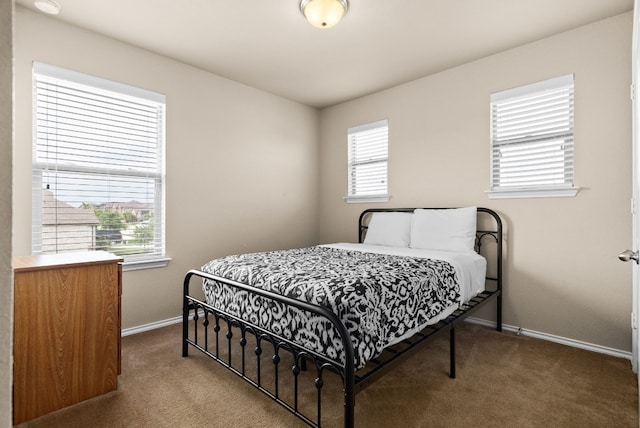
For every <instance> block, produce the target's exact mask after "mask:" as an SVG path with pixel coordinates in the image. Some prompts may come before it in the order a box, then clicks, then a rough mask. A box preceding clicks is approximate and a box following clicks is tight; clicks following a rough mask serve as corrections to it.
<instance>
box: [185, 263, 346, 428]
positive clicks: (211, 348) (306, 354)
mask: <svg viewBox="0 0 640 428" xmlns="http://www.w3.org/2000/svg"><path fill="white" fill-rule="evenodd" d="M194 276H195V277H199V278H202V279H209V280H213V281H218V282H221V283H223V284H225V285H227V286H229V287H233V288H235V289H238V290H245V291H248V292H250V293H252V294H255V295H259V296H262V297H264V298H266V299H270V300H273V301H276V302H279V303H282V304H285V305H288V306H291V307H295V308H298V309H301V310H304V311H306V312H309V313H312V314H315V315H317V316H320V317H322V318H324V319H326V320H328V321H329V322H330V323H331V324H332V325H333V327H334V328H335V329H336V331H337V332H338V333H339V335H340V338H341V340H342V344H343V355H344V360H345V362H344V363H343V362H341V361H337V360H334V359H331V358H328V357H326V356H324V355H320V354H318V353H317V352H315V351H313V350H310V349H306V348H304V347H302V346H300V345H299V344H297V343H295V342H293V341H291V340H290V339H287V338H285V337H283V336H282V335H278V334H274V333H273V332H271V331H269V330H267V329H265V328H262V327H260V326H258V325H257V324H255V323H252V322H249V321H247V320H245V319H242V318H240V317H237V316H235V315H233V314H231V313H229V312H227V311H224V310H220V309H217V308H214V307H212V306H210V305H208V304H207V303H206V302H203V301H201V300H199V299H196V298H194V297H192V296H191V295H190V290H189V288H190V287H189V286H190V282H191V279H192V278H193V277H194ZM183 295H184V300H183V319H182V356H183V357H186V356H188V352H189V351H188V350H189V345H190V346H193V347H194V348H196V349H197V350H199V351H201V352H202V353H204V354H205V355H207V356H208V357H209V358H211V359H213V360H215V361H217V362H218V363H220V364H221V365H223V366H224V367H226V368H227V369H229V370H231V371H232V372H233V373H235V374H236V375H238V376H240V377H241V378H243V379H244V380H245V381H247V382H248V383H250V384H251V385H253V386H254V387H256V388H257V389H259V390H260V391H262V392H263V393H265V394H266V395H267V396H269V397H270V398H271V399H273V400H274V401H276V402H277V403H279V404H280V405H282V406H283V407H285V408H286V409H287V410H289V411H290V412H292V413H293V414H295V415H296V416H297V417H299V418H300V419H302V420H303V421H305V422H306V423H307V424H309V425H311V426H318V427H319V426H321V420H322V402H321V396H322V395H321V393H322V387H323V375H324V373H325V372H326V371H327V370H330V371H332V372H335V373H337V374H338V375H339V376H340V377H341V379H342V383H343V391H344V426H345V427H353V426H354V404H355V382H354V380H355V376H354V373H355V369H354V351H353V345H352V343H351V338H350V336H349V333H348V331H347V329H346V328H345V326H344V325H343V324H342V322H340V320H339V319H338V317H337V316H336V315H335V314H334V313H333V312H331V311H330V310H328V309H327V308H325V307H321V306H317V305H313V304H309V303H307V302H304V301H300V300H296V299H291V298H289V297H286V296H282V295H279V294H275V293H272V292H269V291H265V290H261V289H256V288H254V287H251V286H248V285H246V284H242V283H239V282H236V281H232V280H229V279H226V278H221V277H219V276H215V275H211V274H208V273H205V272H202V271H199V270H190V271H189V272H187V274H186V276H185V279H184V294H183ZM190 320H193V321H194V322H193V328H194V331H193V339H192V338H190V336H189V321H190ZM200 320H202V321H201V322H200V323H199V321H200ZM225 327H226V331H223V328H225ZM233 327H235V328H236V329H238V330H239V332H240V335H241V337H240V339H239V341H238V344H239V345H240V349H241V351H240V353H241V362H240V364H239V366H240V367H236V366H234V365H233V364H232V339H233V332H232V328H233ZM200 328H202V329H203V331H202V334H199V331H198V329H200ZM210 329H211V330H212V331H210ZM247 335H252V336H253V337H255V340H256V347H255V349H254V350H253V353H254V354H255V356H256V357H257V373H256V377H255V378H252V377H251V376H250V375H249V374H248V373H247V365H246V364H245V362H246V358H247V354H248V353H249V352H248V351H247V349H246V345H247ZM211 336H213V342H211ZM221 336H222V337H221ZM199 338H201V339H202V340H199ZM221 342H222V343H221ZM263 343H268V344H269V345H270V346H272V347H273V349H274V354H273V357H272V362H273V363H274V370H275V376H274V379H275V385H273V389H268V388H267V387H265V385H263V382H262V374H261V370H262V368H261V364H260V361H261V360H260V356H261V354H262V353H263V352H264V347H263V346H262V344H263ZM222 347H224V348H222ZM225 348H226V352H224V353H223V352H221V350H222V349H225ZM281 352H288V353H290V354H291V355H292V356H293V361H294V364H293V367H292V373H293V375H294V379H295V381H294V382H295V385H294V397H293V403H291V402H289V401H286V400H284V399H282V397H281V396H280V394H279V376H278V365H279V363H280V359H281V355H280V353H281ZM223 354H224V356H226V358H224V356H223ZM308 362H312V363H313V367H314V368H315V369H316V371H317V377H316V378H315V387H316V388H317V390H318V399H317V412H316V415H315V416H311V415H308V414H305V413H303V412H302V411H301V409H300V408H299V406H298V401H299V390H298V375H299V374H300V373H301V372H302V371H304V370H306V369H307V363H308Z"/></svg>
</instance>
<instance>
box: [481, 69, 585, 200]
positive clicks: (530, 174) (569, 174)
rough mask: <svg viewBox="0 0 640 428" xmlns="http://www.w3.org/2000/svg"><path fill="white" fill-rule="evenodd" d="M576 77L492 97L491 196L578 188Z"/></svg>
mask: <svg viewBox="0 0 640 428" xmlns="http://www.w3.org/2000/svg"><path fill="white" fill-rule="evenodd" d="M573 172H574V162H573V75H567V76H562V77H559V78H555V79H550V80H546V81H543V82H537V83H534V84H531V85H526V86H522V87H518V88H514V89H510V90H507V91H502V92H498V93H495V94H492V95H491V190H492V191H493V192H500V191H507V192H508V191H514V190H520V191H527V190H532V191H535V190H541V189H570V188H573Z"/></svg>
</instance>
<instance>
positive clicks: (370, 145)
mask: <svg viewBox="0 0 640 428" xmlns="http://www.w3.org/2000/svg"><path fill="white" fill-rule="evenodd" d="M347 135H348V146H349V190H348V196H347V198H346V199H347V201H348V202H370V201H386V200H388V199H389V197H388V189H387V163H388V141H389V125H388V121H387V120H380V121H377V122H373V123H368V124H366V125H361V126H356V127H353V128H349V129H348V131H347Z"/></svg>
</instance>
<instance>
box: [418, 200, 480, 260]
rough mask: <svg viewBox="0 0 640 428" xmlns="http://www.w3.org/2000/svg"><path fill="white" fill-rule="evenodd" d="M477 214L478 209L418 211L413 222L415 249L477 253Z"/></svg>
mask: <svg viewBox="0 0 640 428" xmlns="http://www.w3.org/2000/svg"><path fill="white" fill-rule="evenodd" d="M477 211H478V210H477V208H476V207H467V208H452V209H443V210H424V209H417V210H415V211H414V212H413V219H412V222H411V241H410V246H411V248H424V249H429V250H445V251H458V252H466V253H468V252H473V251H474V245H475V239H476V216H477Z"/></svg>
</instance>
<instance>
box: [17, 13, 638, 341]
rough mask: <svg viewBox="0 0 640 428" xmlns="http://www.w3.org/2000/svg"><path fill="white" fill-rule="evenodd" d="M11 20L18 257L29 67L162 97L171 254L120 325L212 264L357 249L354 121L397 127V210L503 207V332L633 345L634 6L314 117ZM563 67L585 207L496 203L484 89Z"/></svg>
mask: <svg viewBox="0 0 640 428" xmlns="http://www.w3.org/2000/svg"><path fill="white" fill-rule="evenodd" d="M15 28H16V38H15V63H16V64H15V67H16V70H15V76H16V79H15V85H16V104H15V108H16V118H15V144H14V145H15V153H14V163H13V165H14V168H13V178H14V187H13V189H14V198H15V204H14V210H13V216H14V225H13V231H14V236H15V239H14V247H13V249H14V254H15V255H20V254H27V253H29V252H30V244H29V243H30V222H29V219H30V212H31V201H30V185H31V180H30V162H31V158H30V156H31V62H32V61H34V60H37V61H42V62H46V63H50V64H53V65H57V66H61V67H67V68H72V69H74V70H77V71H81V72H85V73H90V74H95V75H98V76H100V77H105V78H109V79H114V80H119V81H123V82H125V83H128V84H133V85H138V86H141V87H144V88H147V89H151V90H155V91H158V92H162V93H165V94H166V95H167V105H168V107H167V177H168V180H167V201H168V207H167V249H168V255H169V256H171V257H172V258H173V260H172V262H171V263H170V264H169V266H168V267H167V268H164V269H154V270H145V271H136V272H127V273H126V274H125V277H124V296H123V321H124V327H125V328H127V327H132V326H138V325H141V324H145V323H150V322H154V321H159V320H163V319H167V318H170V317H174V316H177V315H179V313H180V304H181V300H180V295H181V280H182V277H183V275H184V272H185V271H186V270H187V269H189V268H192V267H197V266H199V265H201V264H202V263H203V262H205V261H206V260H208V259H209V258H211V257H214V256H219V255H223V254H228V253H236V252H242V251H252V250H263V249H273V248H285V247H291V246H300V245H307V244H313V243H315V242H316V241H317V240H318V237H319V240H320V242H335V241H353V240H355V239H356V221H357V215H358V214H359V212H360V211H361V210H362V209H364V208H365V207H366V205H363V204H351V205H348V204H345V203H344V201H343V196H344V195H345V191H346V129H347V128H348V127H350V126H354V125H358V124H362V123H366V122H370V121H374V120H378V119H382V118H388V119H389V125H390V140H391V141H390V157H391V161H390V191H391V193H392V199H391V202H390V203H389V204H387V205H389V206H446V205H450V206H454V205H455V206H460V205H481V206H488V207H491V208H494V209H496V210H497V211H499V212H500V213H501V214H502V216H503V218H504V220H505V223H506V226H507V263H506V290H505V322H506V323H507V324H510V325H514V326H521V327H523V328H526V329H530V330H536V331H541V332H544V333H549V334H555V335H559V336H563V337H567V338H571V339H576V340H581V341H586V342H590V343H594V344H598V345H602V346H607V347H611V348H614V349H619V350H623V351H629V350H630V348H631V344H630V340H631V339H630V338H631V331H630V327H629V324H630V323H629V313H630V312H631V302H630V300H631V274H630V266H628V265H623V264H621V263H620V262H618V261H617V259H616V255H617V253H618V252H620V251H621V250H623V249H625V248H628V247H630V244H631V236H630V235H631V229H630V223H631V219H630V214H629V199H630V181H631V178H630V177H631V168H630V154H631V110H630V102H629V83H630V81H631V76H630V68H631V67H630V63H631V62H630V51H631V46H630V41H631V14H630V13H629V14H624V15H621V16H618V17H614V18H612V19H608V20H605V21H601V22H598V23H595V24H592V25H589V26H586V27H582V28H579V29H577V30H574V31H571V32H567V33H563V34H560V35H557V36H554V37H550V38H547V39H544V40H541V41H539V42H536V43H532V44H529V45H526V46H523V47H520V48H517V49H513V50H510V51H507V52H504V53H501V54H497V55H494V56H491V57H487V58H484V59H482V60H479V61H475V62H472V63H469V64H466V65H463V66H460V67H457V68H454V69H451V70H448V71H446V72H443V73H439V74H436V75H433V76H429V77H425V78H423V79H419V80H416V81H413V82H411V83H408V84H406V85H402V86H399V87H396V88H392V89H390V90H387V91H383V92H380V93H377V94H374V95H371V96H368V97H364V98H361V99H358V100H354V101H351V102H347V103H344V104H341V105H338V106H335V107H332V108H328V109H325V110H323V111H322V112H321V113H320V114H318V112H317V111H316V110H314V109H311V108H308V107H305V106H301V105H299V104H296V103H293V102H291V101H288V100H285V99H282V98H279V97H276V96H273V95H270V94H267V93H264V92H261V91H259V90H256V89H253V88H250V87H247V86H243V85H240V84H237V83H235V82H232V81H229V80H225V79H222V78H219V77H216V76H214V75H212V74H208V73H205V72H203V71H201V70H198V69H195V68H192V67H189V66H186V65H184V64H181V63H178V62H175V61H172V60H169V59H167V58H164V57H161V56H158V55H155V54H152V53H149V52H147V51H144V50H140V49H137V48H134V47H132V46H129V45H126V44H122V43H119V42H117V41H114V40H112V39H109V38H105V37H102V36H99V35H97V34H94V33H91V32H87V31H84V30H81V29H78V28H75V27H72V26H68V25H65V24H62V23H60V22H59V21H57V20H55V19H50V18H47V17H44V16H42V15H40V14H36V13H33V12H30V11H27V10H25V9H23V8H20V7H18V8H17V14H16V25H15ZM567 73H575V79H576V80H575V82H576V107H575V110H576V131H575V132H576V184H577V185H578V186H580V187H581V189H582V190H581V191H580V193H579V194H578V196H577V197H575V198H561V199H520V200H502V201H497V200H489V199H488V198H487V197H486V195H485V193H484V192H485V191H486V190H487V188H488V180H489V179H488V174H489V164H488V156H489V148H488V144H489V143H488V136H489V109H488V106H489V94H490V93H491V92H494V91H498V90H502V89H506V88H509V87H513V86H517V85H522V84H526V83H530V82H534V81H538V80H542V79H546V78H550V77H555V76H559V75H562V74H567ZM318 119H319V120H318ZM318 135H319V136H320V138H319V141H318ZM318 142H319V143H320V144H319V145H318ZM318 159H319V165H318ZM318 177H320V178H319V179H318ZM318 227H319V230H318ZM149 299H151V300H149ZM486 315H487V316H491V314H489V313H486Z"/></svg>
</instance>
